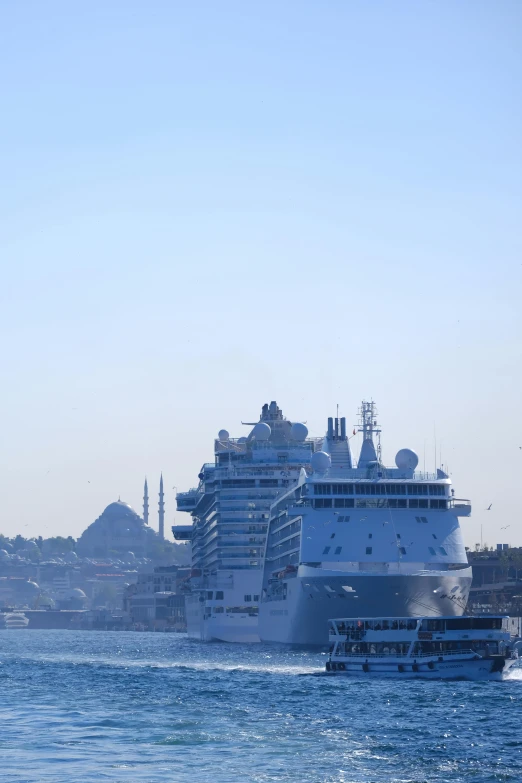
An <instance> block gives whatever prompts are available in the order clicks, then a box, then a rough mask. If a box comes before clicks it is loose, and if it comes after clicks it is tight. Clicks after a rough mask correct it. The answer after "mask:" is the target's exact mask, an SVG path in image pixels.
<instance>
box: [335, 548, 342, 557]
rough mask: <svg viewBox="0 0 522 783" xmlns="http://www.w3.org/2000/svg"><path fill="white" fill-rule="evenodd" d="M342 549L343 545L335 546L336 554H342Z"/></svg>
mask: <svg viewBox="0 0 522 783" xmlns="http://www.w3.org/2000/svg"><path fill="white" fill-rule="evenodd" d="M341 549H342V546H338V547H336V548H335V554H336V555H340V554H341Z"/></svg>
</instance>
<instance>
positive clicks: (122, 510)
mask: <svg viewBox="0 0 522 783" xmlns="http://www.w3.org/2000/svg"><path fill="white" fill-rule="evenodd" d="M102 517H105V518H106V519H122V518H123V519H125V518H127V517H137V518H138V519H139V515H138V514H137V513H136V512H135V511H134V509H133V508H132V506H129V504H128V503H124V502H123V500H116V501H115V502H114V503H109V505H108V506H107V508H105V509H104V511H103V513H102Z"/></svg>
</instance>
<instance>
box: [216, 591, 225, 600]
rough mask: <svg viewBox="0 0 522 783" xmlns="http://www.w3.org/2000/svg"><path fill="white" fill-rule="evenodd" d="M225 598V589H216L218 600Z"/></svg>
mask: <svg viewBox="0 0 522 783" xmlns="http://www.w3.org/2000/svg"><path fill="white" fill-rule="evenodd" d="M222 600H223V590H217V591H216V601H222Z"/></svg>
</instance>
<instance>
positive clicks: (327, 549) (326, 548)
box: [323, 546, 330, 555]
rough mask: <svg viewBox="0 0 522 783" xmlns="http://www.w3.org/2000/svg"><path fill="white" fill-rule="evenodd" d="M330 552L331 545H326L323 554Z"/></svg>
mask: <svg viewBox="0 0 522 783" xmlns="http://www.w3.org/2000/svg"><path fill="white" fill-rule="evenodd" d="M329 552H330V547H329V546H325V548H324V549H323V555H327V554H329Z"/></svg>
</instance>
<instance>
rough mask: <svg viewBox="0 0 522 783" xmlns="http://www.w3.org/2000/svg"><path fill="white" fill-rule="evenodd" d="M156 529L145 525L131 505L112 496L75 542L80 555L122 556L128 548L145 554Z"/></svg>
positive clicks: (114, 557) (113, 557)
mask: <svg viewBox="0 0 522 783" xmlns="http://www.w3.org/2000/svg"><path fill="white" fill-rule="evenodd" d="M155 536H156V533H155V532H154V531H153V530H152V529H151V528H149V527H148V526H147V525H146V524H145V522H144V520H143V519H142V518H141V517H140V516H139V514H137V513H136V511H134V509H133V508H132V506H130V505H129V504H128V503H125V502H124V501H123V500H119V499H118V500H116V501H114V503H109V505H108V506H107V507H106V508H105V509H104V510H103V512H102V513H101V514H100V516H99V517H98V519H96V520H95V521H94V522H93V523H92V524H91V525H89V527H88V528H87V529H86V530H84V532H83V533H82V535H81V536H80V538H79V539H78V543H77V546H76V551H77V553H78V555H79V556H80V557H110V558H112V559H113V560H115V559H116V558H121V557H125V555H126V554H127V553H128V552H129V551H131V552H134V553H139V554H140V555H142V556H143V555H145V554H146V553H147V551H148V544H147V542H148V541H149V540H151V537H152V538H155Z"/></svg>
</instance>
